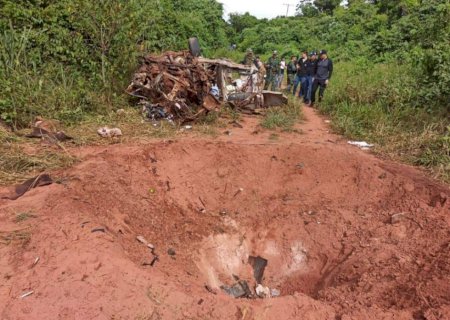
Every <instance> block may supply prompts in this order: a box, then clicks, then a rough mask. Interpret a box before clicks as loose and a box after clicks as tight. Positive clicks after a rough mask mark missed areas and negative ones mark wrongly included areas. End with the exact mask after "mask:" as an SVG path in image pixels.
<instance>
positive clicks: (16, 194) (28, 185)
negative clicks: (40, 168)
mask: <svg viewBox="0 0 450 320" xmlns="http://www.w3.org/2000/svg"><path fill="white" fill-rule="evenodd" d="M52 183H53V180H52V178H51V177H50V176H49V175H48V174H46V173H44V174H40V175H38V176H36V177H34V178H31V179H28V180H26V181H25V182H23V183H22V184H19V185H17V186H16V187H15V188H14V191H13V192H12V193H11V194H9V195H2V196H0V198H1V199H10V200H16V199H18V198H20V197H21V196H23V195H24V194H25V193H26V192H28V191H29V190H31V189H33V188H36V187H42V186H47V185H49V184H52Z"/></svg>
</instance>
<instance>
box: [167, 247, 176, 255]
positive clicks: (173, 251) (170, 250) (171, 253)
mask: <svg viewBox="0 0 450 320" xmlns="http://www.w3.org/2000/svg"><path fill="white" fill-rule="evenodd" d="M167 254H168V255H169V256H174V255H176V252H175V250H174V249H172V248H169V250H167Z"/></svg>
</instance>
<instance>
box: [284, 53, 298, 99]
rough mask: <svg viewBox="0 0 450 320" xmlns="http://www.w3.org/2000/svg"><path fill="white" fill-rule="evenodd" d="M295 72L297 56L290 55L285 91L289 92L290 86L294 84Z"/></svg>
mask: <svg viewBox="0 0 450 320" xmlns="http://www.w3.org/2000/svg"><path fill="white" fill-rule="evenodd" d="M296 72H297V57H296V56H292V57H291V61H289V63H288V65H287V88H286V91H287V92H289V93H290V92H291V88H292V87H293V85H294V80H295V74H296Z"/></svg>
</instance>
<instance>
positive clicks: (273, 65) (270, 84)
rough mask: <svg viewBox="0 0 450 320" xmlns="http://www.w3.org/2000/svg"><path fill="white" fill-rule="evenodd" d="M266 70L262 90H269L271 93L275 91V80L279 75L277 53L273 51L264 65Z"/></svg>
mask: <svg viewBox="0 0 450 320" xmlns="http://www.w3.org/2000/svg"><path fill="white" fill-rule="evenodd" d="M266 66H267V67H266V70H267V77H266V84H265V86H264V89H265V90H267V89H269V90H271V91H277V78H278V75H279V74H280V59H278V52H277V51H276V50H275V51H274V52H273V54H272V56H271V57H270V58H269V61H268V62H267V65H266Z"/></svg>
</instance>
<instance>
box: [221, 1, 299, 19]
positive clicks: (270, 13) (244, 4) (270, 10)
mask: <svg viewBox="0 0 450 320" xmlns="http://www.w3.org/2000/svg"><path fill="white" fill-rule="evenodd" d="M218 1H219V2H222V3H223V7H224V10H225V17H224V18H225V20H228V14H229V13H232V12H239V13H245V12H249V13H250V14H251V15H253V16H255V17H257V18H275V17H277V16H281V15H286V10H287V6H285V5H283V4H291V6H290V7H289V15H290V16H292V15H294V13H295V7H296V4H297V3H298V1H297V0H218Z"/></svg>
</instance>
